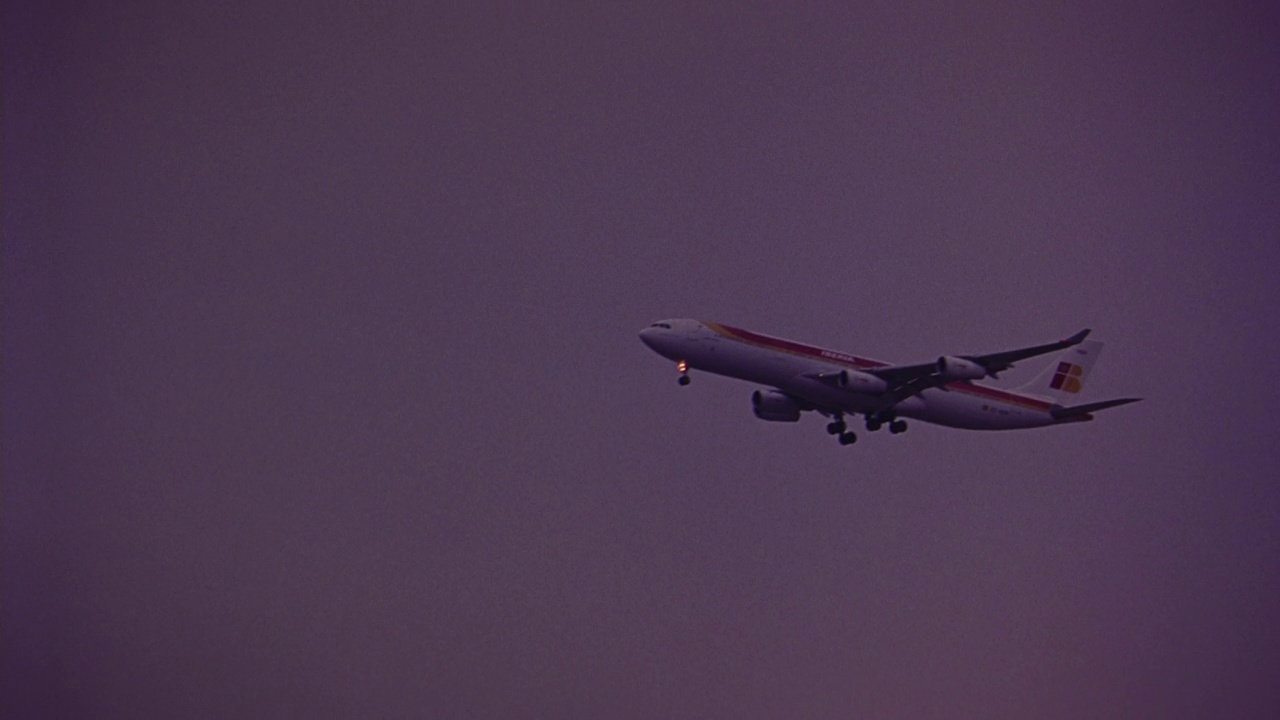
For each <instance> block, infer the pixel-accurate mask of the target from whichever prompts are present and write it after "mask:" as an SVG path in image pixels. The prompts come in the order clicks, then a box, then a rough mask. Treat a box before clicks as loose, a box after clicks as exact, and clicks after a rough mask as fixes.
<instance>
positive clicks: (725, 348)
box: [689, 340, 808, 387]
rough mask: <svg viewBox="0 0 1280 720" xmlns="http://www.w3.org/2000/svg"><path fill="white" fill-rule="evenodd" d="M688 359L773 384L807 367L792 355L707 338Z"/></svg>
mask: <svg viewBox="0 0 1280 720" xmlns="http://www.w3.org/2000/svg"><path fill="white" fill-rule="evenodd" d="M689 360H690V362H691V363H692V364H693V366H694V367H696V368H698V369H700V370H705V371H707V372H713V373H716V374H718V375H727V376H729V377H733V378H737V379H739V380H746V381H748V382H754V383H760V384H762V385H772V386H774V387H780V386H782V385H783V384H784V383H786V382H787V381H788V380H790V379H791V378H792V377H794V376H795V375H797V374H798V373H801V372H803V371H804V370H805V369H806V368H807V367H808V363H807V362H806V361H804V360H802V359H800V358H796V357H792V356H790V355H785V354H782V353H776V352H770V351H766V350H761V349H759V348H754V347H751V346H749V345H744V344H741V343H735V342H722V341H717V340H711V341H709V342H707V343H706V344H705V345H704V346H703V347H702V348H701V349H700V351H699V352H698V353H697V354H696V357H691V358H690V359H689Z"/></svg>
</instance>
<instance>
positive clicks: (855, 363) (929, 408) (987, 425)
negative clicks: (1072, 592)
mask: <svg viewBox="0 0 1280 720" xmlns="http://www.w3.org/2000/svg"><path fill="white" fill-rule="evenodd" d="M640 337H641V339H642V340H643V341H644V343H645V344H646V345H648V346H649V347H650V348H652V349H653V350H654V351H655V352H657V353H659V354H660V355H662V356H664V357H666V358H668V359H671V360H674V361H676V362H679V363H684V364H686V365H687V368H692V369H697V370H702V371H705V372H710V373H715V374H717V375H724V376H727V377H732V378H737V379H739V380H745V381H748V382H752V383H758V384H760V385H765V386H768V387H771V388H776V389H778V390H780V391H781V392H783V393H785V394H786V395H788V396H790V397H792V398H795V399H796V400H798V401H801V402H802V403H805V404H807V405H808V406H810V407H808V408H806V409H813V410H817V411H819V412H822V413H824V414H828V415H841V414H874V413H877V412H881V411H883V410H885V409H886V406H885V403H886V400H885V397H884V395H883V394H882V393H876V392H859V391H856V390H851V389H849V388H846V387H837V386H834V385H833V384H831V383H828V382H823V381H822V380H821V379H819V376H821V375H823V374H828V375H829V374H831V373H836V372H840V371H842V370H848V371H866V370H872V369H875V368H880V367H887V366H888V363H884V362H881V361H878V360H872V359H869V358H865V357H860V356H856V355H850V354H848V353H843V352H839V351H836V350H829V349H826V348H820V347H815V346H812V345H805V344H803V343H798V342H794V341H791V340H784V339H782V338H776V337H771V336H768V335H762V334H759V333H754V332H751V331H748V330H742V329H739V328H734V327H730V326H727V325H721V324H718V323H711V322H702V321H698V320H687V319H681V320H666V321H662V322H660V323H656V324H655V325H653V326H651V327H649V328H646V329H644V330H642V331H641V333H640ZM1053 408H1054V404H1053V403H1051V402H1049V401H1047V400H1044V399H1041V398H1036V397H1032V396H1028V395H1023V394H1020V393H1014V392H1009V391H1007V390H1001V389H997V388H994V387H990V386H987V385H982V384H980V383H977V382H973V381H969V380H959V381H952V382H948V383H945V384H943V385H941V386H939V387H932V388H928V389H925V390H923V391H921V392H919V393H917V394H914V395H912V396H910V397H907V398H905V399H903V400H901V401H898V402H895V403H893V404H892V406H891V412H892V414H893V415H894V416H901V417H908V418H914V419H917V420H921V421H924V422H929V423H934V424H938V425H945V426H948V427H956V428H966V429H970V430H1011V429H1016V428H1032V427H1042V426H1046V425H1056V424H1061V423H1062V422H1071V421H1079V420H1088V419H1091V417H1090V416H1088V415H1080V416H1075V417H1072V418H1070V419H1059V418H1055V417H1054V415H1053V414H1052V413H1051V410H1052V409H1053Z"/></svg>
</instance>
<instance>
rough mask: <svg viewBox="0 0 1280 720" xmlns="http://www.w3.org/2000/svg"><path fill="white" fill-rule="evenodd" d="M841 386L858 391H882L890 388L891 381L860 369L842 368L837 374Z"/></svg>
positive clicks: (872, 392)
mask: <svg viewBox="0 0 1280 720" xmlns="http://www.w3.org/2000/svg"><path fill="white" fill-rule="evenodd" d="M837 379H838V384H839V385H840V387H842V388H844V389H845V390H849V391H851V392H858V393H870V394H875V393H882V392H885V391H886V390H888V389H889V383H887V382H885V381H884V380H881V379H880V378H878V377H876V376H875V375H872V374H871V373H865V372H861V371H859V370H841V371H840V374H839V375H838V376H837Z"/></svg>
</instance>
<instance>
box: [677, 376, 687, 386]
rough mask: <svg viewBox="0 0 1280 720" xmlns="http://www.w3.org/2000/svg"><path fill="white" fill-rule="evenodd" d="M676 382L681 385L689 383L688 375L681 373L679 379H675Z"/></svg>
mask: <svg viewBox="0 0 1280 720" xmlns="http://www.w3.org/2000/svg"><path fill="white" fill-rule="evenodd" d="M676 382H678V383H680V384H681V385H688V384H689V376H688V375H681V376H680V379H679V380H677V381H676Z"/></svg>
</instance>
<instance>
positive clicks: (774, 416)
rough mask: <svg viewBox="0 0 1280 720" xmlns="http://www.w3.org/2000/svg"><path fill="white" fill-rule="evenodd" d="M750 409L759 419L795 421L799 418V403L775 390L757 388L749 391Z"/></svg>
mask: <svg viewBox="0 0 1280 720" xmlns="http://www.w3.org/2000/svg"><path fill="white" fill-rule="evenodd" d="M751 409H752V410H753V411H754V412H755V414H756V417H758V418H760V419H761V420H769V421H771V422H795V421H797V420H799V419H800V404H799V403H797V402H796V401H795V400H792V399H791V396H789V395H787V394H786V393H783V392H779V391H777V390H757V391H755V392H753V393H751Z"/></svg>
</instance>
